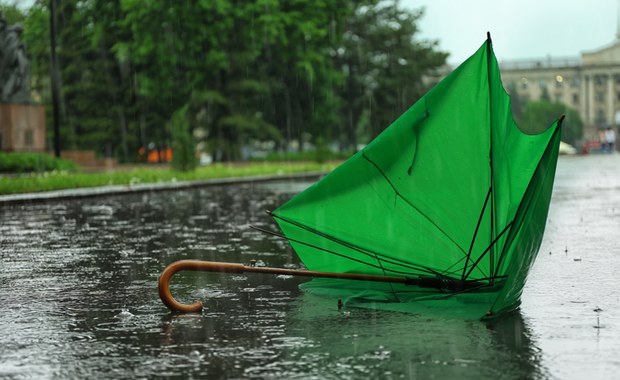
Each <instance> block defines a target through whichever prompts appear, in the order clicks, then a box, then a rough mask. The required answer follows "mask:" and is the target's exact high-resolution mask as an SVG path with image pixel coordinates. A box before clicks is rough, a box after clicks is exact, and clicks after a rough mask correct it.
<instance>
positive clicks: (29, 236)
mask: <svg viewBox="0 0 620 380" xmlns="http://www.w3.org/2000/svg"><path fill="white" fill-rule="evenodd" d="M307 185H308V184H307V183H301V184H300V183H287V182H282V183H272V184H260V185H256V184H255V185H249V184H248V185H238V186H222V187H213V188H205V189H200V190H191V191H183V192H170V193H154V194H142V195H132V196H122V197H107V198H96V199H89V200H79V201H67V202H62V203H60V204H37V205H31V206H11V207H0V218H1V219H0V220H2V223H1V225H0V257H2V271H1V272H0V285H1V286H2V289H3V291H2V293H1V294H0V302H1V303H2V304H3V305H4V306H5V307H4V312H3V313H1V314H0V326H2V332H3V334H0V377H9V378H11V377H15V378H19V377H59V378H72V377H78V378H86V377H105V378H112V377H113V378H135V377H148V378H150V377H164V378H191V377H200V378H207V377H208V378H312V377H315V378H321V379H330V378H333V379H343V378H449V377H457V375H458V377H459V378H461V377H465V378H467V377H472V378H473V377H476V378H480V377H481V376H482V377H491V376H493V377H496V376H499V377H509V378H536V377H546V373H545V369H544V368H543V366H542V365H541V360H540V352H539V350H538V348H537V347H536V342H534V341H533V340H532V338H531V336H532V334H531V333H530V331H529V330H530V328H529V326H528V322H527V321H524V320H523V317H522V316H521V314H520V313H518V312H517V313H513V314H511V315H508V316H506V317H505V318H502V319H500V320H497V321H493V322H492V323H487V324H485V323H481V322H476V321H473V322H472V321H467V322H466V321H460V320H446V319H432V318H425V317H421V316H414V315H408V314H399V313H390V312H377V311H372V310H363V309H345V310H343V311H338V309H337V307H336V303H335V302H334V301H333V300H330V299H325V298H320V297H317V296H314V295H311V294H304V293H301V292H300V291H299V288H298V285H299V284H300V283H301V282H302V281H305V280H304V279H297V278H291V277H286V276H279V277H275V276H261V275H257V274H249V275H217V274H197V273H183V274H180V275H177V276H175V278H174V280H173V284H172V292H173V294H174V295H175V296H176V297H178V298H179V299H180V300H185V301H191V300H194V299H202V300H203V301H204V303H205V310H204V312H203V313H202V314H200V315H171V314H169V313H168V311H167V310H166V309H165V307H164V306H163V305H162V303H161V301H160V300H159V297H158V295H157V290H156V286H157V285H156V283H157V278H158V276H159V273H160V272H161V270H162V269H163V268H164V267H165V266H166V265H167V264H168V263H170V262H172V261H174V260H179V259H187V258H201V259H205V260H215V261H229V262H244V263H247V262H249V260H250V259H257V260H262V261H263V262H264V263H265V264H266V265H269V266H276V267H296V266H297V265H299V262H298V260H297V258H296V256H295V255H294V254H293V253H292V252H291V251H290V249H289V248H288V245H287V244H286V243H284V242H282V241H280V240H278V239H276V238H274V237H271V236H265V235H263V234H261V233H259V232H256V231H254V230H251V229H249V228H248V225H249V224H253V225H258V226H263V227H272V226H273V225H272V223H271V221H270V220H269V218H268V217H267V216H266V215H265V214H264V210H266V209H274V208H275V207H276V206H277V205H279V204H281V203H282V202H283V201H284V200H285V199H287V198H288V197H290V196H291V195H292V194H293V193H295V192H298V191H299V190H301V189H303V187H305V186H307Z"/></svg>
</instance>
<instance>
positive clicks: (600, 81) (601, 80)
mask: <svg viewBox="0 0 620 380" xmlns="http://www.w3.org/2000/svg"><path fill="white" fill-rule="evenodd" d="M594 84H596V85H599V86H600V85H603V84H605V77H604V76H603V75H596V76H595V77H594Z"/></svg>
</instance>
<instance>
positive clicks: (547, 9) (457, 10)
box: [401, 0, 620, 64]
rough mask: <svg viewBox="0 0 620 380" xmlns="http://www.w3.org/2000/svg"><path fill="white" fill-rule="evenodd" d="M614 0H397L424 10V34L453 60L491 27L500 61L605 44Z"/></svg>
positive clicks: (571, 53) (612, 25)
mask: <svg viewBox="0 0 620 380" xmlns="http://www.w3.org/2000/svg"><path fill="white" fill-rule="evenodd" d="M619 1H620V0H401V4H402V5H403V6H405V7H407V8H413V9H416V8H420V7H423V8H424V9H425V14H424V16H423V17H422V19H421V20H420V24H419V26H420V28H421V34H420V37H421V38H424V39H433V40H438V41H439V47H440V49H441V50H443V51H447V52H449V53H450V57H449V58H448V62H449V63H451V64H459V63H461V62H462V61H463V60H465V59H466V58H467V57H469V56H470V55H471V54H473V53H474V52H475V51H476V49H477V48H478V47H479V46H480V45H481V44H482V43H483V42H484V40H485V38H486V32H487V31H489V32H491V38H492V40H493V48H494V50H495V54H496V56H497V58H498V59H499V60H500V62H501V61H502V60H512V59H528V58H543V57H547V56H551V57H562V58H564V57H578V56H579V53H581V52H582V51H591V50H594V49H598V48H600V47H604V46H607V45H609V44H611V43H612V42H613V41H614V39H615V38H616V33H617V30H618V7H619Z"/></svg>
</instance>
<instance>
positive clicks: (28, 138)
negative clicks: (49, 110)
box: [24, 129, 34, 148]
mask: <svg viewBox="0 0 620 380" xmlns="http://www.w3.org/2000/svg"><path fill="white" fill-rule="evenodd" d="M24 145H25V146H27V147H29V148H30V147H32V146H33V145H34V133H33V132H32V129H26V130H25V131H24Z"/></svg>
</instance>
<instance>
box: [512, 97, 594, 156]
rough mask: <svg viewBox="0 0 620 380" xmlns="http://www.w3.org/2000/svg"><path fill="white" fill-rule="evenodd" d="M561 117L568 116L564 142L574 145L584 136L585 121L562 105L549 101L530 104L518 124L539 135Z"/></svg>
mask: <svg viewBox="0 0 620 380" xmlns="http://www.w3.org/2000/svg"><path fill="white" fill-rule="evenodd" d="M561 115H565V116H566V117H565V119H564V122H563V123H562V140H564V141H566V142H568V143H569V144H573V145H574V144H575V143H576V142H577V140H578V139H580V138H581V136H583V121H582V120H581V117H580V116H579V114H578V113H577V111H575V110H574V109H572V108H570V107H567V106H566V105H564V104H562V103H557V102H554V103H552V102H550V101H547V100H540V101H532V102H528V103H527V104H526V106H525V110H524V111H523V117H522V119H521V120H518V121H517V122H518V124H519V127H521V129H523V130H524V131H527V132H529V133H539V132H541V131H543V130H545V129H546V128H547V127H548V126H550V125H551V123H553V122H554V121H555V120H557V119H558V118H559V117H560V116H561Z"/></svg>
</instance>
